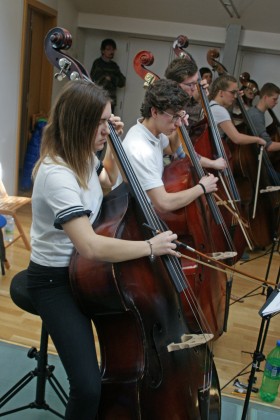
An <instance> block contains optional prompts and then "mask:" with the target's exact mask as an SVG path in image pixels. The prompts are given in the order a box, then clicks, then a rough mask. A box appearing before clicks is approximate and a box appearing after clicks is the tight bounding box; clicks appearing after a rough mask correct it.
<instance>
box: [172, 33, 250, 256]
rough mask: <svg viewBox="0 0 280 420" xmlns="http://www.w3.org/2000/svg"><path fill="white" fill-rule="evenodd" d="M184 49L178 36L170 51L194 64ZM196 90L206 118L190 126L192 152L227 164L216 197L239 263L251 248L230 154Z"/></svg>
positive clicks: (202, 94)
mask: <svg viewBox="0 0 280 420" xmlns="http://www.w3.org/2000/svg"><path fill="white" fill-rule="evenodd" d="M187 46H188V38H187V37H186V36H183V35H180V36H178V37H177V39H176V40H175V41H174V43H173V50H174V52H175V54H176V55H177V56H178V57H180V58H184V59H187V60H189V61H192V62H195V61H194V59H193V57H192V56H191V55H190V54H189V53H188V52H186V47H187ZM197 87H198V91H199V94H200V97H201V102H202V107H203V110H204V115H205V117H204V118H203V119H202V120H201V121H199V122H198V123H196V124H193V125H192V126H191V129H190V138H191V141H192V143H193V145H194V148H195V150H196V151H197V152H198V153H199V154H201V155H203V156H205V157H208V158H210V159H213V158H214V157H222V158H223V159H224V160H225V161H226V162H227V167H226V168H225V169H224V171H222V172H221V171H219V172H218V176H219V178H220V182H219V185H218V188H219V190H218V193H217V194H216V197H217V202H218V203H219V207H220V209H221V213H222V217H223V219H224V221H225V224H226V226H227V229H228V231H229V233H230V235H231V241H232V243H233V246H234V247H235V249H236V251H237V254H238V257H237V259H239V258H240V257H241V256H242V254H243V252H244V249H245V247H246V245H247V246H249V248H252V245H251V240H250V237H249V235H248V232H247V223H246V222H245V221H244V218H243V215H242V214H241V212H240V209H239V204H238V202H239V201H240V195H239V191H238V188H237V185H236V182H235V179H234V177H233V173H232V163H231V153H230V150H229V147H228V146H227V144H225V143H224V142H223V141H222V139H221V136H220V134H219V130H218V127H217V125H216V123H215V120H214V118H213V115H212V112H211V109H210V106H209V102H208V98H207V96H206V92H205V89H204V88H203V87H202V86H201V84H200V80H199V79H198V84H197Z"/></svg>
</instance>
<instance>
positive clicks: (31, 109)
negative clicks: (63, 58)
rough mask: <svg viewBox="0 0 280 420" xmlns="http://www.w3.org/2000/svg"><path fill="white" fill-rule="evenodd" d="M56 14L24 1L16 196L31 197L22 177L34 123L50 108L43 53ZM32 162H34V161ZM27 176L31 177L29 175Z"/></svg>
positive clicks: (48, 67)
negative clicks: (17, 194) (45, 40)
mask: <svg viewBox="0 0 280 420" xmlns="http://www.w3.org/2000/svg"><path fill="white" fill-rule="evenodd" d="M56 15H57V12H56V11H55V10H54V9H51V8H50V7H48V6H46V5H44V4H42V3H40V2H39V1H37V0H25V2H24V18H23V37H22V61H21V68H22V71H21V75H22V76H21V89H20V100H19V107H20V109H19V139H18V193H19V195H23V194H24V195H31V192H32V191H31V190H32V187H31V183H30V186H29V188H28V186H27V184H25V186H24V187H22V186H21V184H22V177H23V173H24V172H26V171H27V172H28V173H27V174H26V173H25V174H24V176H25V177H26V175H29V172H31V170H32V162H30V159H34V161H35V160H36V155H35V154H34V153H33V154H31V156H27V152H28V151H29V150H28V149H30V147H28V146H30V141H31V140H32V133H33V132H34V127H35V125H36V121H37V119H38V118H40V117H46V116H47V115H48V112H49V109H50V106H51V97H52V81H53V68H52V66H51V64H50V63H49V62H48V60H47V57H46V56H45V53H44V39H45V36H46V34H47V32H48V31H49V30H50V29H51V28H53V27H55V26H56V22H57V19H56ZM34 163H35V162H34ZM30 176H31V174H30Z"/></svg>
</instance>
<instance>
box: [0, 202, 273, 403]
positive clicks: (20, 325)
mask: <svg viewBox="0 0 280 420" xmlns="http://www.w3.org/2000/svg"><path fill="white" fill-rule="evenodd" d="M30 214H31V211H30V206H29V205H27V206H25V207H24V208H23V209H22V210H21V212H20V213H19V215H20V219H21V221H22V223H23V226H24V230H25V232H26V233H27V234H28V235H29V228H30ZM29 255H30V253H29V251H27V250H26V249H25V247H24V244H23V242H22V241H21V240H18V241H17V242H16V243H15V244H14V245H12V246H11V247H9V248H8V249H7V258H8V260H9V262H10V264H11V267H10V269H9V270H7V271H6V274H5V276H1V274H0V340H4V341H7V342H11V343H16V344H20V345H23V346H28V347H29V346H36V347H37V348H38V346H39V338H40V328H41V322H40V319H39V317H37V316H35V315H31V314H29V313H27V312H24V311H22V310H21V309H19V308H18V307H17V306H15V304H14V303H13V302H12V300H11V298H10V296H9V286H10V281H11V279H12V278H13V276H14V275H15V274H16V273H18V272H19V271H21V270H23V269H25V268H26V267H27V264H28V261H29ZM269 257H270V252H269V249H268V250H267V254H265V251H260V252H258V253H254V254H253V253H250V261H249V262H246V263H245V264H242V263H241V264H240V263H239V264H238V266H237V268H238V269H239V270H242V271H244V272H245V273H249V274H252V275H256V276H258V277H260V278H262V279H264V278H265V276H266V272H267V268H268V264H269ZM253 258H256V259H253ZM279 266H280V255H279V247H278V244H277V246H276V247H275V252H274V253H273V255H272V263H271V268H270V272H269V277H268V280H269V281H271V282H275V281H276V277H277V275H278V271H279ZM255 289H257V290H255ZM254 290H255V292H253V293H250V292H252V291H254ZM262 291H263V287H262V282H256V281H252V280H249V279H244V278H238V277H237V276H235V277H234V279H233V288H232V297H233V298H235V297H242V296H245V295H247V294H248V293H249V296H248V297H245V298H244V299H243V302H235V300H234V299H231V306H230V311H229V318H228V323H227V331H226V332H225V333H224V334H223V335H222V336H221V337H220V338H219V339H218V340H217V341H216V342H215V343H214V356H215V364H216V367H217V371H218V375H219V379H220V385H221V388H222V393H223V394H226V395H235V394H233V392H234V389H235V387H234V386H233V381H232V380H231V379H232V378H234V377H235V376H236V375H238V373H239V372H241V371H243V370H244V369H245V372H247V373H246V374H245V375H240V376H238V378H239V380H240V381H241V382H243V383H247V381H248V378H249V372H250V371H251V362H252V353H253V352H254V351H255V349H256V346H257V339H258V335H259V329H260V325H261V318H260V316H259V315H258V311H259V309H260V308H261V307H262V305H263V304H264V303H265V296H264V295H263V294H262ZM278 339H280V318H279V315H276V316H274V317H273V318H272V319H271V321H270V325H269V329H268V334H267V337H266V341H265V346H264V351H263V353H264V354H265V355H267V354H268V352H269V351H270V350H271V349H272V348H273V347H274V346H275V343H276V341H277V340H278ZM49 350H50V352H55V349H54V346H53V345H52V343H50V346H49ZM246 366H248V368H247V369H246ZM262 368H264V362H262V363H261V369H262ZM257 377H258V381H257V384H256V386H260V381H261V380H260V378H261V373H259V374H257ZM228 382H229V385H228V386H226V387H224V386H225V385H226V384H227V383H228ZM239 397H240V398H242V396H239ZM252 399H253V400H254V401H260V400H259V397H258V396H256V394H253V393H252ZM273 405H274V406H276V407H280V398H279V397H278V399H277V400H276V401H275V402H274V403H273Z"/></svg>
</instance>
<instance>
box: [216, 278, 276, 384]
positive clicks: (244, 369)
mask: <svg viewBox="0 0 280 420" xmlns="http://www.w3.org/2000/svg"><path fill="white" fill-rule="evenodd" d="M275 291H279V289H278V288H277V289H275V290H273V288H272V287H271V286H270V287H269V288H268V291H267V300H266V302H265V304H264V306H263V307H262V308H261V310H262V309H263V308H264V307H266V306H267V305H268V304H269V303H270V301H271V299H272V298H271V295H272V294H273V293H274V292H275ZM274 296H275V295H274ZM261 310H260V311H261ZM259 313H260V312H259ZM269 320H270V319H269ZM268 326H269V322H266V330H265V337H266V335H267V330H268ZM263 328H264V326H263V325H261V330H263ZM258 343H259V341H258ZM264 345H265V340H262V346H261V351H258V354H262V351H263V348H264ZM257 347H258V346H257ZM242 353H248V354H251V355H254V356H255V353H256V352H254V353H251V352H245V351H242ZM259 362H261V360H259ZM249 366H251V363H249V364H248V365H247V366H245V367H244V368H243V369H242V370H240V371H239V372H238V373H237V374H236V375H235V376H234V377H233V378H231V379H230V380H229V381H228V382H227V383H226V384H225V385H224V386H223V387H222V388H221V390H223V389H224V388H226V387H227V386H228V385H229V384H230V383H231V382H232V381H233V380H234V379H236V378H238V376H243V375H246V374H247V373H250V371H248V368H249ZM256 371H257V372H259V371H260V369H259V363H258V365H257V367H256ZM254 379H255V378H254ZM251 391H252V388H251ZM251 391H250V392H251Z"/></svg>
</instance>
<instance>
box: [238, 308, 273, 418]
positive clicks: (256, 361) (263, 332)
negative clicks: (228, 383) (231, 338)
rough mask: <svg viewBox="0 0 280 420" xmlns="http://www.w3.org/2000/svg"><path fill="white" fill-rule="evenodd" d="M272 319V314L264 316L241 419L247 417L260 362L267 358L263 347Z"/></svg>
mask: <svg viewBox="0 0 280 420" xmlns="http://www.w3.org/2000/svg"><path fill="white" fill-rule="evenodd" d="M270 319H271V315H268V316H266V317H263V318H262V322H261V326H260V331H259V336H258V342H257V347H256V350H255V351H254V355H253V362H252V368H251V373H250V376H249V383H248V387H247V392H246V398H245V401H244V407H243V412H242V417H241V420H245V419H246V416H247V411H248V406H249V401H250V396H251V392H252V387H253V383H254V378H255V374H256V371H257V370H258V369H259V366H260V363H261V362H262V361H263V360H264V359H265V356H264V354H263V349H264V345H265V340H266V336H267V331H268V327H269V323H270Z"/></svg>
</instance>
